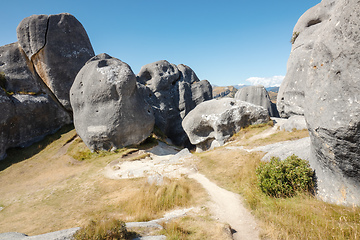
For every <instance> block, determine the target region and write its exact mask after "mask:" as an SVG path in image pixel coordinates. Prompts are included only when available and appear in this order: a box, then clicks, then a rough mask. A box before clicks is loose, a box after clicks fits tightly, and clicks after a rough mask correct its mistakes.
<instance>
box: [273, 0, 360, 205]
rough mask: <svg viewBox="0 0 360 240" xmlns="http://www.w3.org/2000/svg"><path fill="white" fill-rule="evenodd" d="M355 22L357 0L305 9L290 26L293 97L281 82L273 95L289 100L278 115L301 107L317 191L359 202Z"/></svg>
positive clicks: (359, 49)
mask: <svg viewBox="0 0 360 240" xmlns="http://www.w3.org/2000/svg"><path fill="white" fill-rule="evenodd" d="M359 24H360V5H359V4H358V3H357V2H356V1H348V0H340V1H334V0H323V1H322V2H321V3H319V4H318V5H316V6H315V7H313V8H311V9H309V10H308V11H307V12H306V13H305V14H304V15H303V16H302V17H301V18H300V19H299V21H298V23H297V24H296V26H295V28H294V36H297V37H296V39H294V46H293V49H292V52H291V56H290V59H289V63H288V73H287V75H286V78H285V80H286V81H285V80H284V82H285V84H286V82H287V81H291V83H290V82H289V86H290V85H292V86H295V87H294V88H293V89H295V90H294V91H295V93H294V96H293V99H294V101H292V100H291V101H289V99H286V96H287V95H286V94H285V92H286V91H288V90H287V89H289V91H290V90H291V88H288V87H285V88H284V89H282V88H283V85H282V86H281V90H282V96H279V98H278V101H283V102H284V101H285V102H286V101H287V103H288V105H289V107H288V108H287V105H286V104H285V105H284V107H281V105H280V104H279V111H280V114H281V115H282V116H284V114H282V113H285V115H291V114H292V113H295V112H296V113H299V114H301V111H300V110H303V112H304V115H305V118H306V122H307V124H308V129H309V132H310V138H311V143H312V146H311V165H312V167H313V168H315V170H316V175H317V179H318V196H319V197H320V198H322V199H324V200H325V201H329V202H333V203H339V204H360V154H359V153H360V150H359V149H360V148H359V145H360V134H359V132H360V131H359V130H360V101H359V93H360V89H359V84H360V71H359V69H360V61H359V59H360V37H359V34H358V29H359V27H358V26H359ZM281 90H280V92H281ZM297 93H299V94H297ZM289 96H290V93H289ZM297 96H299V98H297V99H296V97H297ZM295 99H296V101H295ZM300 100H301V101H300ZM304 103H306V104H304ZM292 104H294V106H291V105H292Z"/></svg>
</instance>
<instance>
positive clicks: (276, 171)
mask: <svg viewBox="0 0 360 240" xmlns="http://www.w3.org/2000/svg"><path fill="white" fill-rule="evenodd" d="M256 175H257V178H258V184H259V187H260V189H261V190H262V191H263V192H264V193H266V194H267V195H269V196H273V197H292V196H294V195H296V194H297V193H299V192H311V191H313V189H314V180H313V177H314V171H313V170H312V169H311V168H310V165H309V163H308V161H306V160H303V159H301V158H299V157H297V156H296V155H292V156H289V157H287V158H286V159H285V160H283V161H281V160H280V159H279V158H276V157H272V158H271V161H270V162H263V163H261V164H260V166H259V167H258V168H257V169H256Z"/></svg>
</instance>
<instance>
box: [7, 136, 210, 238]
mask: <svg viewBox="0 0 360 240" xmlns="http://www.w3.org/2000/svg"><path fill="white" fill-rule="evenodd" d="M75 135H76V132H75V130H71V131H63V132H60V133H59V134H57V135H56V136H52V137H51V138H52V140H54V141H53V142H52V143H48V142H49V140H46V141H45V142H42V143H39V144H35V145H34V146H32V147H30V148H29V149H22V150H19V149H16V151H15V150H14V152H13V153H11V154H10V155H9V158H8V160H6V161H4V162H2V165H0V167H1V171H0V182H1V187H0V204H1V205H2V206H4V209H3V210H2V211H0V232H22V233H25V234H28V235H36V234H42V233H46V232H50V231H57V230H61V229H66V228H72V227H76V226H84V225H86V224H87V223H88V222H89V220H91V219H107V218H115V219H120V220H127V219H135V218H137V215H136V213H135V212H136V211H134V215H133V213H132V212H131V211H130V212H129V210H130V209H124V208H123V207H121V206H125V205H126V203H127V202H131V201H132V200H134V199H135V198H139V199H143V200H146V198H147V196H148V195H146V194H147V192H146V189H148V188H149V189H150V190H149V191H150V193H151V191H153V190H156V188H157V187H154V186H150V187H149V186H148V185H147V180H146V179H144V178H143V179H133V180H111V179H106V178H105V177H103V174H102V171H103V168H104V167H105V166H106V165H107V164H108V163H110V162H111V161H114V160H116V159H119V160H121V157H122V155H123V154H125V153H127V152H129V151H130V150H129V149H124V150H119V151H118V152H99V153H91V152H90V151H89V150H88V149H87V148H86V147H85V145H84V143H83V142H82V141H81V140H80V139H75V140H74V136H75ZM71 140H72V141H71ZM69 141H71V142H70V143H68V142H69ZM31 155H32V156H31ZM72 156H74V157H76V158H78V159H81V161H78V160H76V159H74V157H72ZM11 161H13V163H12V162H11ZM172 186H175V188H176V191H173V190H171V187H172ZM162 188H165V187H159V189H162ZM168 188H169V189H170V191H160V193H159V195H156V194H155V195H154V196H157V197H158V199H157V198H156V197H154V196H153V199H154V198H155V199H154V201H160V202H161V201H163V200H164V199H171V198H174V199H178V197H179V196H178V195H179V194H183V192H182V191H183V190H184V189H185V190H186V192H187V195H186V200H185V201H180V202H177V201H175V202H173V203H172V204H169V205H168V206H167V208H165V209H155V210H154V209H152V211H150V212H148V215H147V219H151V218H155V217H158V216H161V215H162V214H163V213H164V212H165V211H166V210H170V209H172V208H177V207H178V206H184V205H188V204H196V203H198V201H201V199H203V198H201V197H200V196H201V195H202V194H204V191H203V190H202V189H200V188H199V186H198V185H196V184H194V183H193V182H192V181H190V180H188V179H183V180H180V181H178V182H173V183H171V184H170V185H169V186H168ZM139 189H140V191H139ZM177 190H179V191H177ZM155 193H156V191H155ZM162 194H165V197H164V196H163V195H162ZM172 194H174V195H172ZM194 196H195V197H194ZM146 204H147V203H146V201H143V205H142V204H138V205H137V206H136V207H137V208H138V211H145V210H146V211H147V208H148V205H146ZM157 204H158V205H159V203H157ZM129 206H130V205H128V207H129Z"/></svg>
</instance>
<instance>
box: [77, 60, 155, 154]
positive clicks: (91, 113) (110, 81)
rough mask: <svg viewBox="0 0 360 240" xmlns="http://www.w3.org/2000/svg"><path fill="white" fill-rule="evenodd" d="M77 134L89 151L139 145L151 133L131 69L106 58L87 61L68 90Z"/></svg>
mask: <svg viewBox="0 0 360 240" xmlns="http://www.w3.org/2000/svg"><path fill="white" fill-rule="evenodd" d="M70 100H71V105H72V108H73V113H74V124H75V128H76V131H77V133H78V134H79V136H80V137H81V138H82V140H83V141H84V142H85V144H86V145H87V146H88V147H89V148H90V149H91V150H102V149H104V150H110V149H113V148H121V147H124V146H128V145H132V144H139V143H141V142H142V141H143V140H145V139H146V138H147V137H148V136H149V135H150V133H151V131H152V130H153V126H154V121H155V120H154V115H153V111H152V108H151V107H150V106H149V104H147V103H146V102H145V100H144V99H143V97H142V96H141V95H140V94H139V91H138V88H137V86H136V76H135V75H134V73H133V71H132V70H131V68H130V67H129V66H128V65H127V64H126V63H124V62H122V61H120V60H119V59H116V58H113V57H111V56H109V55H107V54H100V55H97V56H95V57H93V58H91V59H90V60H89V61H88V62H87V63H86V64H85V66H84V67H83V68H82V69H81V70H80V72H79V73H78V75H77V76H76V79H75V82H74V84H73V86H72V88H71V90H70Z"/></svg>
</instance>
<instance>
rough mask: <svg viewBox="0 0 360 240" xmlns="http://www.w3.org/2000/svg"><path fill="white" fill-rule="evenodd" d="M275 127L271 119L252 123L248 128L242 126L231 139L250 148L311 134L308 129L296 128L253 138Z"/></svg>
mask: <svg viewBox="0 0 360 240" xmlns="http://www.w3.org/2000/svg"><path fill="white" fill-rule="evenodd" d="M272 127H273V122H272V121H270V122H268V123H264V124H258V125H252V126H249V127H246V128H242V129H241V130H240V131H239V132H237V133H236V134H235V135H234V136H232V137H231V139H230V140H231V141H235V142H236V143H235V144H236V145H242V146H246V147H249V148H253V147H258V146H264V145H268V144H272V143H277V142H282V141H289V140H297V139H301V138H304V137H308V136H309V132H308V130H306V129H304V130H296V129H294V131H292V132H286V131H276V132H274V133H273V134H271V135H269V136H265V137H263V138H256V139H253V137H254V136H256V135H258V134H261V133H264V132H266V131H270V130H271V128H272Z"/></svg>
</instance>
